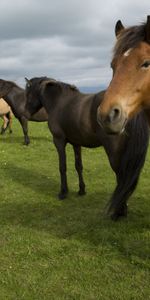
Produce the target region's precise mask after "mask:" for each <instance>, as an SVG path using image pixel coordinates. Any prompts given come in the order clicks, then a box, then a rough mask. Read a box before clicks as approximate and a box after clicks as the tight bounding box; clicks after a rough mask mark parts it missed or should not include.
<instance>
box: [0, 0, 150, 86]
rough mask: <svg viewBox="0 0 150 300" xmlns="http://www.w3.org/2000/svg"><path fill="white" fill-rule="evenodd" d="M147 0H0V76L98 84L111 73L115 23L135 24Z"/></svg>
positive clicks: (148, 7) (147, 8) (149, 8)
mask: <svg viewBox="0 0 150 300" xmlns="http://www.w3.org/2000/svg"><path fill="white" fill-rule="evenodd" d="M148 14H150V1H149V0H142V1H140V0H126V1H121V0H103V1H102V0H0V78H3V79H9V80H12V81H15V82H17V83H18V84H20V85H22V86H24V76H27V77H29V78H31V77H34V76H44V75H47V76H49V77H53V78H56V79H59V80H62V81H66V82H70V83H74V84H76V85H77V86H78V87H81V88H82V89H83V87H84V88H89V89H90V88H94V89H95V90H100V89H101V88H102V87H106V86H107V84H108V83H109V81H110V79H111V69H110V60H111V53H112V47H113V45H114V42H115V35H114V26H115V23H116V21H117V20H118V19H121V20H122V22H123V23H124V25H126V26H129V25H136V24H139V23H140V22H143V21H145V20H146V16H147V15H148Z"/></svg>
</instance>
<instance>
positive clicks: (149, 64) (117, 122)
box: [97, 16, 150, 133]
mask: <svg viewBox="0 0 150 300" xmlns="http://www.w3.org/2000/svg"><path fill="white" fill-rule="evenodd" d="M115 32H116V36H117V42H116V45H115V47H114V53H113V59H112V62H111V67H112V69H113V78H112V80H111V82H110V85H109V87H108V89H107V92H106V94H105V96H104V100H103V102H102V104H101V105H100V107H99V109H98V115H97V116H98V121H99V123H101V124H102V126H103V127H104V128H105V129H106V131H107V132H111V133H121V132H122V131H123V130H124V128H125V124H126V122H127V120H128V119H129V118H131V117H132V116H133V115H135V114H136V113H138V112H139V111H140V110H141V109H145V110H146V113H147V115H148V117H149V116H150V110H149V109H150V16H148V17H147V22H146V23H144V24H142V25H139V26H133V27H129V28H127V29H125V28H124V26H123V25H122V23H121V21H118V22H117V23H116V27H115ZM149 123H150V118H149Z"/></svg>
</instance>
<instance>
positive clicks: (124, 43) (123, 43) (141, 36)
mask: <svg viewBox="0 0 150 300" xmlns="http://www.w3.org/2000/svg"><path fill="white" fill-rule="evenodd" d="M145 25H146V24H145V23H144V24H142V25H139V26H132V27H129V28H127V29H124V30H122V31H121V33H120V34H119V37H118V39H117V41H116V44H115V47H114V50H113V57H114V58H115V57H118V56H120V55H123V54H124V53H125V52H126V51H127V50H129V49H130V48H135V47H136V46H137V45H138V43H139V42H142V41H144V40H145Z"/></svg>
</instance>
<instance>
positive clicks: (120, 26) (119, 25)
mask: <svg viewBox="0 0 150 300" xmlns="http://www.w3.org/2000/svg"><path fill="white" fill-rule="evenodd" d="M123 29H124V26H123V24H122V22H121V21H120V20H118V21H117V23H116V26H115V34H116V37H118V35H119V34H120V32H121V31H122V30H123Z"/></svg>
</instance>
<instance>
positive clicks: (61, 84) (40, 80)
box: [30, 76, 79, 91]
mask: <svg viewBox="0 0 150 300" xmlns="http://www.w3.org/2000/svg"><path fill="white" fill-rule="evenodd" d="M30 80H31V82H32V84H33V85H35V84H36V86H37V85H38V84H43V83H48V82H49V83H50V82H51V83H54V84H55V85H58V86H59V87H61V88H62V89H69V90H72V91H79V90H78V88H77V87H76V86H75V85H73V84H69V83H65V82H62V81H59V80H56V79H54V78H49V77H46V76H44V77H34V78H32V79H30Z"/></svg>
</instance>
